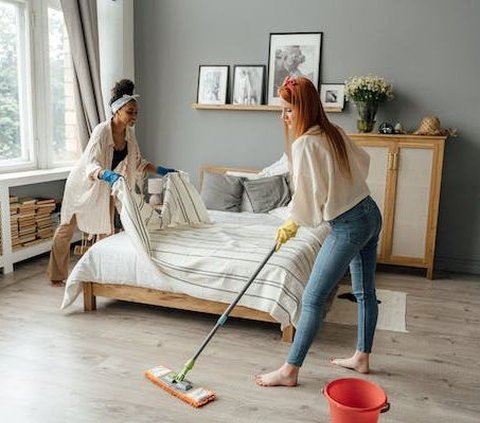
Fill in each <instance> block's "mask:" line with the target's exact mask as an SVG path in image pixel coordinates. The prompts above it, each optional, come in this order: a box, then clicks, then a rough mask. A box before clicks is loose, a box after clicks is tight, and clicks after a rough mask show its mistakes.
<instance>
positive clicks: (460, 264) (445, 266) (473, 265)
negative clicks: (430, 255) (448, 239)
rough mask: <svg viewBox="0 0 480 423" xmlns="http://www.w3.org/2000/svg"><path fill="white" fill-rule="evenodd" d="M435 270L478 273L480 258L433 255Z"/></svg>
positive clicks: (479, 273)
mask: <svg viewBox="0 0 480 423" xmlns="http://www.w3.org/2000/svg"><path fill="white" fill-rule="evenodd" d="M435 270H444V271H447V272H455V273H472V274H474V275H480V260H471V259H462V258H455V257H435Z"/></svg>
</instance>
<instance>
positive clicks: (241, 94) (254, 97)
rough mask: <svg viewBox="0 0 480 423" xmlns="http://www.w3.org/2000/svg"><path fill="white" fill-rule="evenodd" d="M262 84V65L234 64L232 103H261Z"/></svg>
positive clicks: (263, 79)
mask: <svg viewBox="0 0 480 423" xmlns="http://www.w3.org/2000/svg"><path fill="white" fill-rule="evenodd" d="M264 85H265V66H264V65H235V66H234V67H233V90H232V103H233V104H246V105H258V104H262V103H263V91H264Z"/></svg>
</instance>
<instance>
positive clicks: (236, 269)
mask: <svg viewBox="0 0 480 423" xmlns="http://www.w3.org/2000/svg"><path fill="white" fill-rule="evenodd" d="M120 197H121V196H120ZM132 200H133V201H137V203H136V204H139V205H140V207H138V210H140V214H139V215H137V216H136V217H135V214H134V213H133V212H132V213H129V216H130V218H131V219H132V220H131V222H133V220H134V219H136V218H140V219H142V217H139V216H146V215H148V213H147V211H148V207H145V204H143V203H142V201H141V200H140V199H138V198H136V196H135V194H133V195H132V196H131V197H129V196H128V195H126V196H124V197H123V198H121V201H122V203H123V205H124V206H126V207H124V208H125V210H130V209H132V210H133V209H135V207H130V206H129V205H128V203H127V202H128V201H132ZM142 204H143V205H142ZM144 207H145V209H144ZM143 209H144V211H143V214H142V210H143ZM122 212H123V210H122ZM209 214H210V215H212V212H210V213H209ZM213 215H214V219H213V224H201V223H197V224H193V225H177V226H175V227H167V228H164V229H162V228H161V225H160V221H159V220H157V217H154V216H153V215H152V216H151V221H150V224H148V225H147V226H148V230H147V231H146V234H143V235H142V234H133V236H131V233H128V235H129V236H128V240H127V239H126V237H125V234H117V235H114V236H112V237H109V238H106V239H104V240H102V241H100V242H98V243H96V244H95V245H94V246H93V247H92V248H91V249H90V250H89V251H88V252H87V253H86V254H85V255H84V256H83V257H82V258H81V259H80V261H79V262H78V263H77V265H76V266H75V268H74V269H73V270H72V273H71V275H70V277H69V279H68V281H67V286H66V289H65V296H64V301H63V304H62V308H64V307H67V306H69V305H70V304H72V303H73V302H74V301H75V298H76V297H77V296H78V294H79V293H80V292H81V282H83V281H95V282H101V283H108V282H110V283H118V284H125V285H133V286H142V287H145V288H154V289H160V290H162V291H167V292H177V293H182V294H187V295H191V296H193V297H197V298H201V299H206V300H212V301H218V302H223V303H230V302H231V301H232V300H233V299H234V298H235V296H236V295H237V294H238V292H239V291H240V290H241V289H242V287H243V286H244V284H245V283H246V281H247V280H248V279H249V278H250V276H251V275H252V273H253V272H254V270H255V269H256V267H257V266H258V264H259V263H260V262H261V261H262V260H263V258H264V257H265V256H266V255H267V253H268V252H269V250H270V249H271V247H272V245H273V242H274V236H275V231H276V229H277V227H278V225H279V224H280V223H281V221H282V220H281V219H278V218H273V216H270V215H268V214H266V215H262V214H252V213H227V212H223V215H222V212H217V213H216V214H215V213H213ZM132 216H133V218H132ZM207 216H208V214H207ZM225 216H228V218H224V217H225ZM122 221H124V219H123V216H122ZM125 222H127V220H125ZM132 224H133V223H132ZM128 226H129V224H128V223H127V226H126V227H125V229H126V232H129V231H131V228H130V229H129V228H128ZM326 234H327V227H320V228H318V229H317V230H315V231H314V230H308V229H306V228H300V230H299V231H298V234H297V236H296V237H295V238H293V239H292V240H290V241H289V242H288V243H286V244H285V245H284V246H283V247H282V248H281V249H280V251H279V252H277V253H275V254H274V255H273V256H272V257H271V258H270V260H269V261H268V263H267V264H266V266H265V267H264V268H263V270H262V271H261V272H260V274H259V275H258V277H257V278H256V280H255V282H254V283H253V284H252V285H251V286H250V288H249V290H248V291H247V292H246V294H245V295H244V297H242V299H241V301H240V303H239V304H240V305H243V306H246V307H249V308H252V309H256V310H261V311H264V312H267V313H269V314H270V315H271V316H272V317H273V318H274V319H275V320H277V321H278V322H280V323H281V325H282V327H285V326H287V325H289V324H291V323H293V324H294V325H295V324H296V322H297V320H298V317H299V313H300V304H301V297H302V293H303V289H304V286H305V284H306V282H307V280H308V277H309V274H310V271H311V268H312V266H313V262H314V260H315V257H316V254H317V252H318V249H319V247H320V243H321V241H323V239H324V237H325V236H326ZM143 236H145V238H143ZM115 238H117V240H115ZM118 238H122V241H121V242H119V241H118ZM128 242H129V243H130V245H133V246H134V247H133V248H131V247H129V245H127V243H128ZM142 242H144V243H148V245H149V249H148V250H146V249H143V250H139V248H138V246H139V245H141V244H142ZM145 245H146V244H145ZM132 250H133V251H132ZM142 251H143V252H142ZM136 252H137V253H141V254H142V256H141V258H140V259H138V257H139V256H138V254H136ZM147 261H148V262H149V263H147ZM106 263H112V265H110V266H106ZM141 263H144V265H141ZM151 263H153V264H154V266H152V265H151ZM153 268H154V269H155V270H154V271H150V270H148V271H147V269H153ZM133 269H136V270H133ZM142 272H143V273H142ZM153 272H154V273H153Z"/></svg>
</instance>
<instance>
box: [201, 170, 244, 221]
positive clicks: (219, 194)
mask: <svg viewBox="0 0 480 423" xmlns="http://www.w3.org/2000/svg"><path fill="white" fill-rule="evenodd" d="M242 179H243V178H239V177H236V176H229V175H224V174H222V173H208V172H205V173H204V174H203V183H202V193H201V196H202V200H203V202H204V203H205V206H206V207H207V209H210V210H223V211H233V212H239V211H240V205H241V204H242V192H243V185H242Z"/></svg>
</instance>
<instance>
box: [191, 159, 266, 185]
mask: <svg viewBox="0 0 480 423" xmlns="http://www.w3.org/2000/svg"><path fill="white" fill-rule="evenodd" d="M228 171H232V172H246V173H257V172H259V169H253V168H245V167H225V166H212V165H202V166H200V179H199V181H200V182H199V191H201V190H202V184H203V174H204V173H226V172H228Z"/></svg>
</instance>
